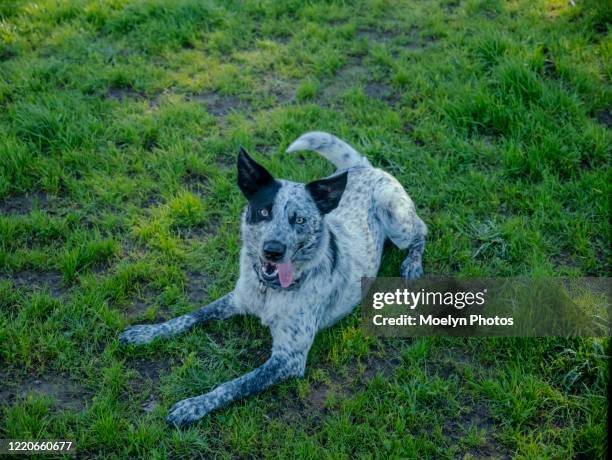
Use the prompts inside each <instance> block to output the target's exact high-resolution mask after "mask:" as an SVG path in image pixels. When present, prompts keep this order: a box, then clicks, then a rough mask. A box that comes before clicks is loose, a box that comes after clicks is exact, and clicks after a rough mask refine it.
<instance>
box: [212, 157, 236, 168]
mask: <svg viewBox="0 0 612 460" xmlns="http://www.w3.org/2000/svg"><path fill="white" fill-rule="evenodd" d="M215 164H216V165H217V166H218V167H219V168H223V169H227V168H232V169H233V168H235V167H236V156H230V155H219V156H217V157H216V158H215Z"/></svg>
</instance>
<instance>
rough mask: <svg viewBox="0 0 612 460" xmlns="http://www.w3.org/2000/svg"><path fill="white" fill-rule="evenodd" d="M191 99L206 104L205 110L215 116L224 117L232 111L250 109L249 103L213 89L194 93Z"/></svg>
mask: <svg viewBox="0 0 612 460" xmlns="http://www.w3.org/2000/svg"><path fill="white" fill-rule="evenodd" d="M191 99H192V100H194V101H197V102H200V103H202V104H204V105H205V106H206V110H207V111H208V113H210V114H211V115H214V116H215V117H224V116H226V115H228V114H229V113H231V112H233V111H242V110H247V111H248V110H250V108H251V105H250V104H249V103H248V102H246V101H243V100H241V99H240V98H239V97H237V96H230V95H222V94H219V93H217V92H215V91H209V92H206V93H200V94H194V95H193V96H192V97H191Z"/></svg>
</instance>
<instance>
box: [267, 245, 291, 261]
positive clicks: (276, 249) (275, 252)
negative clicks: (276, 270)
mask: <svg viewBox="0 0 612 460" xmlns="http://www.w3.org/2000/svg"><path fill="white" fill-rule="evenodd" d="M286 249H287V246H285V245H284V244H283V243H281V242H280V241H276V240H272V241H266V242H265V243H264V245H263V253H264V257H265V258H266V259H268V260H269V261H270V262H278V261H279V260H281V259H282V258H283V256H284V255H285V250H286Z"/></svg>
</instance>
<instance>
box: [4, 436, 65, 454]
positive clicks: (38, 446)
mask: <svg viewBox="0 0 612 460" xmlns="http://www.w3.org/2000/svg"><path fill="white" fill-rule="evenodd" d="M75 452H76V447H75V445H74V442H72V441H65V440H44V441H35V440H27V439H0V454H9V455H10V454H13V455H18V454H32V453H37V454H45V453H49V454H56V453H63V454H74V453H75Z"/></svg>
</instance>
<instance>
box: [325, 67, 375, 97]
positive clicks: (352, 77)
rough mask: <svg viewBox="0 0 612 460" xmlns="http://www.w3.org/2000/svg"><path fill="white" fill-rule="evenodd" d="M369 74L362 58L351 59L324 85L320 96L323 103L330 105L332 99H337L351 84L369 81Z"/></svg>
mask: <svg viewBox="0 0 612 460" xmlns="http://www.w3.org/2000/svg"><path fill="white" fill-rule="evenodd" d="M369 74H370V72H369V71H368V69H367V68H366V67H365V66H363V65H362V64H361V61H360V60H358V59H353V60H351V62H350V63H349V64H347V65H345V66H344V67H342V68H341V69H340V70H339V71H338V73H337V74H336V75H335V76H334V78H333V79H331V80H330V81H328V82H327V83H326V84H324V85H322V90H321V91H320V92H319V94H320V96H319V98H318V99H319V101H320V103H321V105H329V101H330V100H331V101H333V100H334V99H337V98H338V97H339V96H341V95H342V93H344V92H345V91H346V90H347V89H348V88H350V87H351V86H354V85H358V84H361V83H363V82H365V81H368V76H369Z"/></svg>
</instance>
